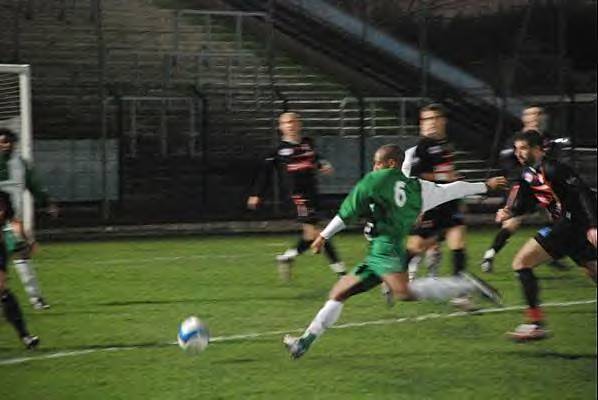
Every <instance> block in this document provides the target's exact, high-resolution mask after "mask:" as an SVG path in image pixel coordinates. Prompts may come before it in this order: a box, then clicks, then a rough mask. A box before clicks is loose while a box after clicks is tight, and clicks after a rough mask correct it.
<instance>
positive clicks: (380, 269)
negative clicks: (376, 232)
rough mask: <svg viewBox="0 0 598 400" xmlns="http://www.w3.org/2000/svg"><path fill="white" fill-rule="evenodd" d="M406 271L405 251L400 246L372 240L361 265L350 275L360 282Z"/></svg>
mask: <svg viewBox="0 0 598 400" xmlns="http://www.w3.org/2000/svg"><path fill="white" fill-rule="evenodd" d="M405 271H407V265H405V249H404V247H403V245H402V244H397V243H393V242H388V241H383V240H376V239H374V240H372V241H371V242H370V246H369V249H368V255H367V256H366V258H365V260H364V261H363V263H362V264H361V265H358V266H357V267H355V268H354V269H353V270H352V271H351V273H352V274H353V275H355V276H357V277H358V278H359V279H360V280H361V281H365V280H370V279H373V278H377V279H378V280H381V278H382V276H384V275H388V274H391V273H396V272H405Z"/></svg>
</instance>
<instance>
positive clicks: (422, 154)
mask: <svg viewBox="0 0 598 400" xmlns="http://www.w3.org/2000/svg"><path fill="white" fill-rule="evenodd" d="M446 124H447V118H446V113H445V111H444V108H443V107H442V106H441V105H439V104H431V105H428V106H426V107H423V108H422V109H421V110H420V134H421V136H422V137H421V139H420V141H419V143H418V144H417V146H416V147H415V149H413V150H412V154H410V160H408V163H409V164H410V167H406V166H405V165H404V166H403V171H405V172H407V171H406V170H407V169H410V171H409V173H408V174H409V175H410V176H413V177H418V178H421V179H425V180H428V181H432V182H435V183H441V184H443V183H451V182H454V181H456V180H458V179H459V175H458V173H457V171H456V170H455V163H454V148H453V146H452V144H451V143H450V142H449V141H448V139H447V137H446ZM442 237H444V238H445V239H446V243H447V246H448V247H449V249H450V250H451V251H452V253H453V272H454V274H455V275H456V274H458V273H459V272H461V271H463V270H464V269H465V224H464V221H463V212H462V210H461V203H460V201H459V200H454V201H451V202H449V203H446V204H442V205H440V206H438V207H436V208H434V209H432V210H429V211H427V212H426V213H424V214H423V215H422V217H421V220H420V222H419V223H418V224H417V225H416V226H415V228H414V229H413V231H412V232H411V235H410V236H409V238H408V240H407V250H408V252H409V258H410V259H411V260H412V259H413V257H415V256H417V255H419V254H422V253H423V252H424V251H426V250H428V249H430V248H432V249H433V251H434V246H437V243H438V241H439V240H440V239H442ZM436 252H438V250H437V249H436ZM434 258H436V260H438V261H439V257H438V256H437V257H434ZM412 270H413V268H412Z"/></svg>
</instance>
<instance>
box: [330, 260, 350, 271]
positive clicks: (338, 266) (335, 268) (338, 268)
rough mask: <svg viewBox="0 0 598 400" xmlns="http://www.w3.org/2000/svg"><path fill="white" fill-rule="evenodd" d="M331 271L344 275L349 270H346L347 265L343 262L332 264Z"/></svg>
mask: <svg viewBox="0 0 598 400" xmlns="http://www.w3.org/2000/svg"><path fill="white" fill-rule="evenodd" d="M330 269H331V270H332V272H335V273H337V274H344V273H346V272H347V268H345V263H344V262H342V261H339V262H337V263H332V264H330Z"/></svg>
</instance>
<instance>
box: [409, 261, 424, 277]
mask: <svg viewBox="0 0 598 400" xmlns="http://www.w3.org/2000/svg"><path fill="white" fill-rule="evenodd" d="M421 261H422V257H421V256H414V257H413V258H412V259H411V260H410V261H409V266H408V268H409V281H412V280H414V279H415V278H417V268H418V267H419V263H420V262H421Z"/></svg>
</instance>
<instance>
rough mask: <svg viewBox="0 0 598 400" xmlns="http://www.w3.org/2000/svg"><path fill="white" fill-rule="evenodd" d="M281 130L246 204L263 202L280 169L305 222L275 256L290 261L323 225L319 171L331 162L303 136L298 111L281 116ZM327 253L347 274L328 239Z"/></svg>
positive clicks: (286, 189) (285, 188)
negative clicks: (294, 240) (297, 236)
mask: <svg viewBox="0 0 598 400" xmlns="http://www.w3.org/2000/svg"><path fill="white" fill-rule="evenodd" d="M278 123H279V130H280V132H281V134H282V137H281V141H280V143H279V145H278V147H277V148H276V149H275V150H274V151H273V152H272V154H271V155H269V156H268V157H267V158H266V159H265V160H264V163H263V166H262V168H261V170H260V172H259V173H258V175H257V177H256V180H255V182H254V185H253V188H252V193H251V196H249V199H248V200H247V206H248V207H249V208H250V209H255V208H257V207H258V205H259V203H260V202H261V196H262V193H264V191H265V189H266V187H267V186H268V182H269V178H270V177H271V175H272V172H273V170H276V171H277V172H278V176H279V178H280V180H281V186H282V189H283V191H284V192H286V193H285V194H288V196H289V197H290V198H291V199H292V201H293V203H294V204H295V206H296V208H297V220H298V222H300V223H301V225H302V229H303V232H302V236H301V238H300V239H299V241H298V242H297V245H296V246H295V247H293V248H290V249H288V250H286V251H285V252H284V253H283V254H280V255H279V256H277V257H276V259H277V261H278V262H279V263H282V265H283V266H284V265H285V264H287V265H290V263H291V262H292V261H293V260H294V259H295V257H297V256H298V255H300V254H302V253H303V252H305V251H306V250H307V249H309V246H310V245H311V243H312V242H313V240H314V239H315V238H317V237H318V235H319V233H320V229H319V227H318V223H319V221H320V215H319V214H318V211H317V207H318V181H317V175H318V173H323V174H330V173H332V171H333V170H332V166H331V165H330V163H328V162H326V161H324V160H321V159H320V158H319V156H318V153H317V152H316V150H315V148H314V144H313V141H312V140H311V139H310V138H307V137H302V136H301V120H300V116H299V114H297V113H293V112H285V113H283V114H281V115H280V117H279V119H278ZM324 250H325V254H326V256H327V257H328V259H329V260H330V268H331V269H332V270H333V271H334V272H335V273H337V274H339V275H344V274H345V265H344V263H343V262H342V261H341V260H340V259H339V257H338V254H337V252H336V250H335V248H334V246H333V245H332V243H328V244H327V246H326V248H325V249H324Z"/></svg>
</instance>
